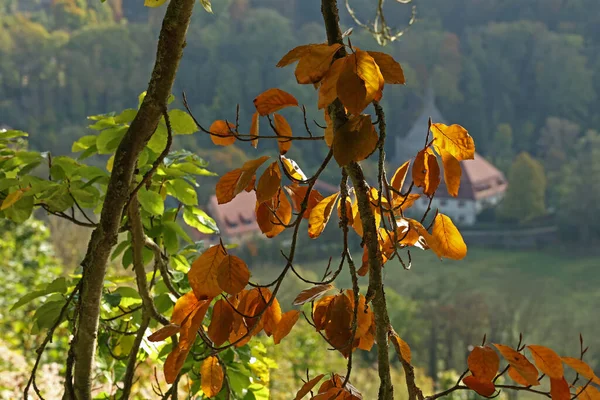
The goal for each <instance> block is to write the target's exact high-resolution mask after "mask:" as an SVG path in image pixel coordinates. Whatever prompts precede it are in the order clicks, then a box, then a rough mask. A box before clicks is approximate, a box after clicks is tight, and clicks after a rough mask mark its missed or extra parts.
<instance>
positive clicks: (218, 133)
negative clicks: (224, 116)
mask: <svg viewBox="0 0 600 400" xmlns="http://www.w3.org/2000/svg"><path fill="white" fill-rule="evenodd" d="M234 130H235V125H234V124H232V123H231V122H227V121H223V120H217V121H215V122H213V123H212V125H211V126H210V128H208V131H209V132H210V133H212V135H210V138H211V139H212V142H213V143H214V144H216V145H217V146H229V145H231V144H234V143H235V136H234V134H233V132H232V131H234Z"/></svg>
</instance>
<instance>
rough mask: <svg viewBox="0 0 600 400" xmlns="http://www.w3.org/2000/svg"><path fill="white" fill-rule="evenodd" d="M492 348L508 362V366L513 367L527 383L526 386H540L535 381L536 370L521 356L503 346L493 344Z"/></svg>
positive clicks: (536, 380)
mask: <svg viewBox="0 0 600 400" xmlns="http://www.w3.org/2000/svg"><path fill="white" fill-rule="evenodd" d="M494 346H495V347H496V348H497V349H498V351H500V354H502V356H503V357H504V359H506V361H508V363H509V364H510V366H511V367H513V368H514V369H515V370H516V371H517V372H518V373H519V375H520V376H521V377H523V379H525V381H527V384H528V385H531V386H537V385H539V384H540V382H539V381H538V379H537V377H538V371H537V369H536V368H535V366H534V365H533V364H532V363H531V362H529V360H528V359H527V358H526V357H525V356H524V355H523V354H521V353H519V352H517V351H516V350H513V349H511V348H510V347H508V346H505V345H503V344H494Z"/></svg>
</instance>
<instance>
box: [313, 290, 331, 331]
mask: <svg viewBox="0 0 600 400" xmlns="http://www.w3.org/2000/svg"><path fill="white" fill-rule="evenodd" d="M334 298H335V296H324V297H321V298H320V299H318V300H317V301H316V302H315V305H314V306H313V315H312V317H313V323H314V324H315V328H316V329H317V330H318V331H320V330H322V329H323V328H325V324H326V323H327V310H328V309H329V305H330V304H331V302H332V301H333V299H334Z"/></svg>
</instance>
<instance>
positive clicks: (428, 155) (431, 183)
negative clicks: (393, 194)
mask: <svg viewBox="0 0 600 400" xmlns="http://www.w3.org/2000/svg"><path fill="white" fill-rule="evenodd" d="M412 178H413V181H414V183H415V186H417V187H420V188H423V193H425V194H426V195H427V196H432V195H433V194H434V193H435V191H436V190H437V188H438V186H439V185H440V166H439V165H438V162H437V158H436V157H435V155H434V154H433V151H431V149H430V148H429V147H428V148H426V149H425V150H421V151H419V153H418V154H417V157H415V162H414V164H413V170H412Z"/></svg>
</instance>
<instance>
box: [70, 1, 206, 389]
mask: <svg viewBox="0 0 600 400" xmlns="http://www.w3.org/2000/svg"><path fill="white" fill-rule="evenodd" d="M194 3H195V0H171V2H170V3H169V5H168V7H167V11H166V14H165V17H164V20H163V24H162V28H161V32H160V37H159V41H158V48H157V54H156V62H155V65H154V70H153V72H152V77H151V79H150V83H149V85H148V91H147V95H146V97H145V99H144V101H143V103H142V105H141V107H140V110H139V112H138V114H137V115H136V117H135V119H134V120H133V122H132V123H131V126H130V127H129V130H128V131H127V133H126V134H125V136H124V137H123V140H122V141H121V143H120V144H119V147H118V149H117V151H116V153H115V159H114V167H113V171H112V174H111V177H110V182H109V184H108V188H107V192H106V198H105V200H104V205H103V207H102V213H101V216H100V222H99V226H98V228H96V229H95V230H94V232H93V233H92V238H91V239H90V242H89V244H88V249H87V253H86V256H85V258H84V260H83V262H82V266H83V277H82V289H81V297H80V303H79V314H78V315H79V318H78V321H77V330H76V334H75V338H74V339H73V341H72V343H71V349H72V352H71V354H72V355H73V356H74V361H75V367H74V374H73V378H74V385H73V386H72V387H71V386H70V382H67V384H66V387H67V392H66V397H67V398H75V399H78V400H87V399H91V398H92V395H91V387H92V372H93V367H94V355H95V351H96V337H97V331H98V320H99V315H100V300H101V298H102V289H103V286H104V277H105V275H106V263H107V259H108V257H109V255H110V252H111V250H112V248H113V246H114V245H115V244H116V243H117V234H118V231H119V228H120V225H121V217H122V215H123V209H124V207H125V205H126V204H127V202H128V200H129V195H130V192H131V186H132V179H133V173H134V169H135V166H136V163H137V159H138V156H139V154H140V152H141V151H142V150H143V149H144V146H145V145H146V143H147V142H148V140H149V139H150V137H151V136H152V134H153V133H154V131H155V130H156V127H157V126H158V122H159V121H160V118H161V116H162V113H163V110H165V109H166V104H167V98H168V96H169V95H170V94H171V89H172V86H173V81H174V80H175V74H176V72H177V69H178V67H179V61H180V59H181V57H182V55H183V48H184V47H185V35H186V32H187V28H188V26H189V22H190V18H191V16H192V10H193V7H194ZM69 374H70V371H67V376H69Z"/></svg>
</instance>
